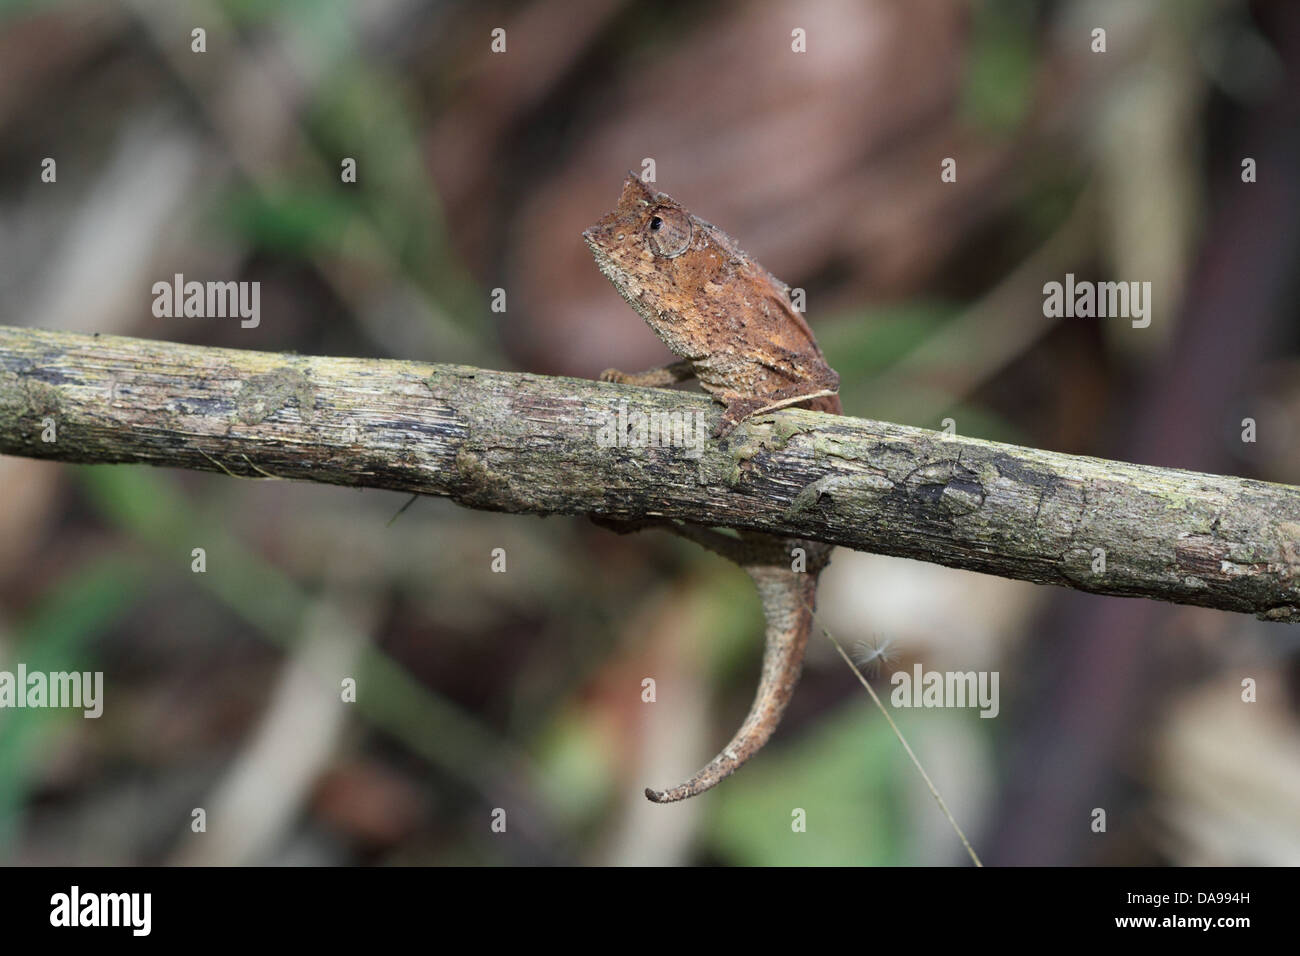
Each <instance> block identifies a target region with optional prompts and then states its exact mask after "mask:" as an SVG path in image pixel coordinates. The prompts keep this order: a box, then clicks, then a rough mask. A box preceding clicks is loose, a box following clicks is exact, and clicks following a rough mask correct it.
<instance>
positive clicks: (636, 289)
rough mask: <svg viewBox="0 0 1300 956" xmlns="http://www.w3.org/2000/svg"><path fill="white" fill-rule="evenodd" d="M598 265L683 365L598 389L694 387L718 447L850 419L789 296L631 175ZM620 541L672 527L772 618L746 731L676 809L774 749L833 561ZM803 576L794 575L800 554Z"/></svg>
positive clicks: (702, 531) (710, 541)
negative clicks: (728, 572) (709, 411)
mask: <svg viewBox="0 0 1300 956" xmlns="http://www.w3.org/2000/svg"><path fill="white" fill-rule="evenodd" d="M582 237H583V239H584V240H585V242H586V244H587V247H588V248H589V249H590V250H591V253H592V255H593V257H594V258H595V260H596V266H597V267H598V268H599V269H600V271H601V272H602V273H603V274H604V275H605V277H606V278H608V279H609V281H610V282H611V283H613V285H614V288H615V289H616V290H617V291H618V293H619V294H620V295H621V296H622V297H623V298H624V299H626V300H627V301H628V303H629V304H630V305H631V306H632V308H633V309H635V310H636V312H637V313H639V314H640V316H641V317H642V319H644V320H645V322H646V324H648V325H649V326H650V328H651V330H652V331H654V333H655V334H656V335H658V336H659V338H660V340H661V341H662V342H663V343H664V344H665V345H666V346H667V347H668V349H669V350H670V351H671V352H673V354H674V355H677V356H678V357H679V361H676V362H673V363H671V364H669V365H665V366H663V367H660V368H654V369H650V370H648V371H645V372H638V373H627V372H621V371H619V370H617V369H606V370H605V371H604V372H602V373H601V375H600V378H601V380H602V381H607V382H618V383H622V384H625V385H640V386H650V387H668V386H671V385H674V384H677V383H679V382H683V381H688V380H689V379H691V378H694V379H696V380H698V381H699V383H700V386H701V387H702V388H703V389H704V390H705V391H706V392H708V393H709V394H710V395H711V396H712V397H713V398H714V399H715V400H716V401H717V402H719V403H720V404H722V405H723V407H724V408H723V413H722V416H721V419H720V421H719V422H718V424H717V426H716V427H715V428H714V430H713V436H714V437H715V438H725V437H726V436H727V435H729V434H730V433H731V432H732V431H733V430H734V429H735V428H736V427H737V426H738V425H739V424H740V423H741V422H742V421H744V420H745V419H747V418H750V417H752V416H754V415H758V414H760V413H763V412H769V411H773V410H775V409H779V408H785V407H789V406H798V407H801V408H807V409H812V410H814V411H822V412H829V413H831V414H835V415H839V414H842V409H841V406H840V400H839V395H838V391H839V375H838V374H836V372H835V370H834V369H832V368H831V367H830V366H829V365H827V363H826V359H825V357H824V356H823V355H822V351H821V349H820V348H819V347H818V345H817V340H816V338H815V337H814V336H813V333H812V329H810V328H809V327H808V323H807V322H805V321H804V319H803V316H801V315H800V314H799V312H798V311H797V310H796V309H795V308H794V306H793V304H792V302H791V300H790V287H789V286H787V285H786V284H785V283H783V282H781V281H780V280H779V279H777V278H776V277H774V276H773V275H772V274H771V273H770V272H768V271H767V270H766V269H764V268H763V267H762V266H761V265H759V264H758V263H757V262H755V261H754V260H753V259H752V258H751V257H750V256H748V255H746V254H745V252H743V251H742V250H741V248H740V246H739V245H738V244H737V243H736V240H734V239H732V238H731V237H730V236H729V235H727V234H726V233H725V232H723V231H722V230H721V229H719V228H718V227H717V226H715V225H713V224H712V223H710V222H706V221H705V220H703V219H701V218H699V217H698V216H696V215H694V214H692V213H691V212H690V211H689V210H688V209H686V208H685V207H684V206H683V205H682V204H681V203H679V202H677V201H676V200H674V199H673V198H671V197H670V196H668V195H666V194H665V193H661V192H657V191H655V190H653V189H651V188H650V187H649V186H647V185H646V184H645V183H644V182H642V180H641V178H640V177H639V176H638V175H637V174H636V173H629V174H628V178H627V180H626V181H625V182H624V183H623V192H622V195H621V196H620V198H619V201H618V205H617V206H616V207H615V209H614V210H613V211H612V212H610V213H609V214H608V215H606V216H604V217H603V218H601V219H600V220H599V221H598V222H597V223H596V224H595V225H594V226H592V227H591V228H589V229H587V230H586V231H584V232H583V234H582ZM604 523H605V524H607V525H609V526H612V527H614V528H615V530H619V531H635V530H640V529H642V528H648V527H662V528H665V529H667V530H669V531H671V532H673V533H675V534H678V535H680V536H682V537H685V538H687V539H689V540H692V541H694V542H696V543H697V544H700V545H702V546H703V547H705V548H708V549H709V550H711V551H714V552H715V553H717V554H720V555H722V556H723V557H725V558H727V559H729V560H731V561H733V562H735V563H736V564H737V565H739V566H740V567H741V568H743V569H744V570H745V571H746V572H747V573H748V574H749V576H750V577H751V578H752V579H753V581H754V584H755V585H756V587H757V589H758V594H759V599H760V600H761V602H762V605H763V615H764V618H765V620H766V634H765V639H764V650H763V667H762V675H761V677H760V678H759V684H758V689H757V691H756V692H755V695H754V701H753V704H751V706H750V709H749V713H748V715H747V716H746V718H745V720H744V723H742V724H741V726H740V729H739V730H738V731H737V732H736V734H735V736H734V737H733V738H732V739H731V741H730V742H729V743H728V744H727V745H726V746H725V747H724V748H723V749H722V750H721V751H720V752H719V753H718V755H717V756H716V757H714V758H713V760H711V761H710V762H709V763H708V764H706V765H705V766H704V767H703V768H702V769H700V770H699V772H697V773H696V774H695V775H694V776H693V777H691V778H690V779H689V780H687V781H686V782H685V783H682V784H680V785H678V786H676V787H672V788H670V789H667V790H654V789H650V788H647V789H646V791H645V794H646V797H648V798H649V799H650V800H652V801H653V802H655V803H672V802H674V801H677V800H684V799H686V798H688V797H693V796H696V795H697V794H700V793H703V792H704V791H706V790H709V789H711V788H712V787H714V786H716V785H717V784H718V783H719V782H720V781H722V780H723V779H725V778H726V777H728V776H730V775H731V774H732V773H734V772H735V771H736V770H737V769H739V768H740V767H741V766H742V765H743V764H744V763H745V762H746V761H747V760H749V758H750V757H752V756H753V755H754V754H756V753H757V752H758V751H759V750H760V749H762V747H763V745H764V744H766V743H767V741H768V739H769V738H770V737H771V736H772V733H773V732H774V731H775V730H776V727H777V725H778V724H779V723H780V721H781V716H782V714H783V713H784V712H785V708H786V705H787V704H788V703H789V701H790V698H791V696H792V695H793V694H794V689H795V685H796V684H797V683H798V681H799V673H800V670H801V669H802V667H803V656H804V649H805V648H806V646H807V644H808V638H809V635H810V634H811V633H812V627H813V619H812V613H813V607H814V603H815V601H816V596H817V580H818V577H819V576H820V574H821V572H822V571H823V570H824V569H825V567H826V565H827V564H828V563H829V560H830V551H831V547H830V546H829V545H826V544H822V543H821V542H816V541H805V540H802V539H797V538H782V537H777V536H773V535H766V534H760V533H757V532H749V531H740V532H738V533H736V534H728V533H726V532H723V531H719V530H716V529H710V528H704V527H698V526H694V525H688V524H683V523H680V522H671V521H666V520H665V521H659V520H653V519H646V520H638V521H632V522H604ZM797 548H801V549H803V555H804V563H803V567H804V570H795V563H796V562H795V557H794V555H795V549H797Z"/></svg>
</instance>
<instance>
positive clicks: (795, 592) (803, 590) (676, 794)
mask: <svg viewBox="0 0 1300 956" xmlns="http://www.w3.org/2000/svg"><path fill="white" fill-rule="evenodd" d="M813 547H816V545H814V546H813ZM827 550H829V549H827ZM817 557H818V558H819V557H821V556H820V555H818V556H817ZM816 560H817V558H813V559H812V560H810V564H811V563H813V562H814V561H816ZM819 563H820V562H819ZM745 570H746V571H748V572H749V575H750V577H752V578H753V579H754V583H755V584H756V585H758V594H759V597H760V598H761V599H762V602H763V614H764V617H766V619H767V637H766V646H765V648H764V650H763V674H762V677H761V678H760V679H759V682H758V691H757V692H756V693H755V694H754V703H753V704H751V705H750V708H749V716H747V717H746V718H745V722H744V723H743V724H741V725H740V730H738V731H736V736H734V737H733V738H731V743H729V744H727V746H726V747H725V748H723V750H722V752H721V753H720V754H718V755H717V756H716V757H714V758H713V760H711V761H710V762H709V764H708V765H707V766H705V767H704V768H703V769H702V770H700V772H699V773H697V774H696V775H695V776H693V777H691V779H690V780H687V781H686V782H685V783H683V784H681V785H680V786H677V787H673V788H672V789H671V790H651V789H649V788H647V789H646V792H645V795H646V796H647V797H648V798H649V799H650V800H652V801H654V802H655V803H673V802H674V801H677V800H685V799H686V798H687V797H693V796H695V795H697V794H700V793H703V792H704V791H705V790H708V789H710V788H711V787H714V786H716V785H717V784H718V782H719V781H721V780H723V779H725V778H726V777H729V776H730V775H731V774H732V773H734V772H735V771H736V770H737V769H738V768H739V767H740V766H741V764H743V763H744V762H745V761H746V760H748V759H749V758H750V757H752V756H753V755H754V754H756V753H758V751H759V750H761V749H762V747H763V745H764V744H765V743H767V741H768V738H769V737H771V736H772V732H773V731H774V730H776V726H777V724H779V723H780V722H781V715H782V714H783V713H785V707H786V704H788V703H789V702H790V697H791V696H792V695H793V694H794V688H795V685H796V684H797V683H798V682H799V672H800V671H801V670H802V668H803V654H804V648H805V647H807V645H808V636H809V634H811V633H812V624H813V621H812V612H811V610H809V609H810V608H811V607H812V606H813V602H814V601H815V600H816V596H817V577H818V572H819V571H820V567H819V566H816V565H814V568H811V569H810V570H809V571H807V572H798V571H792V570H790V568H789V566H788V565H785V566H783V565H771V564H749V565H746V566H745Z"/></svg>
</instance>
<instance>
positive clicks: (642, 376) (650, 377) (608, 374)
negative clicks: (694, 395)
mask: <svg viewBox="0 0 1300 956" xmlns="http://www.w3.org/2000/svg"><path fill="white" fill-rule="evenodd" d="M694 377H695V366H694V365H692V364H691V362H690V360H689V359H682V360H681V361H680V362H673V363H671V364H670V365H661V366H660V367H659V368H651V369H646V370H645V371H644V372H620V371H619V370H618V369H616V368H607V369H605V371H603V372H601V373H600V380H601V381H602V382H617V383H619V384H620V385H644V386H648V387H650V388H666V387H667V386H669V385H676V384H677V383H678V382H685V381H688V380H689V379H692V378H694Z"/></svg>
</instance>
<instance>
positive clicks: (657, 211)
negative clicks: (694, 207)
mask: <svg viewBox="0 0 1300 956" xmlns="http://www.w3.org/2000/svg"><path fill="white" fill-rule="evenodd" d="M582 238H583V239H584V240H585V241H586V243H587V247H588V248H589V249H591V254H592V255H593V256H594V257H595V259H596V265H597V266H598V267H599V268H600V271H601V272H603V273H604V274H605V277H606V278H607V279H609V281H610V282H612V283H613V284H614V287H615V288H616V289H618V291H619V292H620V293H621V294H622V296H623V297H624V298H625V299H627V300H628V302H630V303H631V304H632V306H633V308H635V309H636V310H637V311H638V312H639V313H641V315H642V317H643V318H644V319H645V320H646V321H647V322H649V323H650V324H651V326H652V327H662V326H663V324H664V323H671V322H672V320H673V319H675V318H676V317H678V316H679V315H680V311H681V307H682V306H683V305H685V304H686V301H689V296H690V295H692V294H693V293H692V290H694V289H695V288H696V287H697V286H698V285H699V280H700V274H699V273H700V268H701V265H704V266H705V267H707V266H709V265H712V264H713V260H716V258H717V257H716V256H707V255H706V252H705V250H707V249H708V247H709V245H710V242H709V230H708V224H707V223H704V222H702V221H700V220H698V219H696V218H695V217H694V216H692V215H691V214H690V213H689V212H688V211H687V210H686V209H684V208H683V207H682V205H681V203H679V202H677V201H676V200H674V199H672V198H671V197H669V196H666V195H664V194H663V193H659V192H655V191H654V190H653V189H651V188H649V187H648V186H647V185H646V184H645V183H643V182H642V181H641V179H640V177H639V176H637V175H636V174H635V173H629V174H628V177H627V179H626V180H625V181H624V183H623V195H622V196H620V197H619V200H618V205H617V206H616V207H615V208H614V211H613V212H611V213H609V215H607V216H604V217H603V218H602V219H601V220H600V221H599V222H597V223H596V224H595V225H594V226H592V227H591V228H590V229H587V230H586V231H585V232H583V234H582ZM688 252H690V253H691V254H690V255H687V254H686V253H688ZM679 296H680V297H681V298H683V299H684V300H685V301H683V302H681V303H679V302H677V301H676V299H677V298H678V297H679Z"/></svg>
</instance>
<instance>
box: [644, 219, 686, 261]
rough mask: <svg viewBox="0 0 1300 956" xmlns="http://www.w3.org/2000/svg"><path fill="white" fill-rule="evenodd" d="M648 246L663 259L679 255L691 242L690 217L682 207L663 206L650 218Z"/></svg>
mask: <svg viewBox="0 0 1300 956" xmlns="http://www.w3.org/2000/svg"><path fill="white" fill-rule="evenodd" d="M649 241H650V248H651V249H652V250H653V251H654V254H655V255H657V256H661V257H663V258H665V259H672V258H674V257H675V256H680V255H681V254H682V253H683V252H685V251H686V250H687V248H688V247H689V246H690V244H691V217H690V215H689V214H688V213H686V212H685V211H684V210H682V209H674V208H673V207H671V206H663V207H661V208H659V209H656V210H655V214H654V216H653V217H652V218H651V219H650V234H649Z"/></svg>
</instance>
